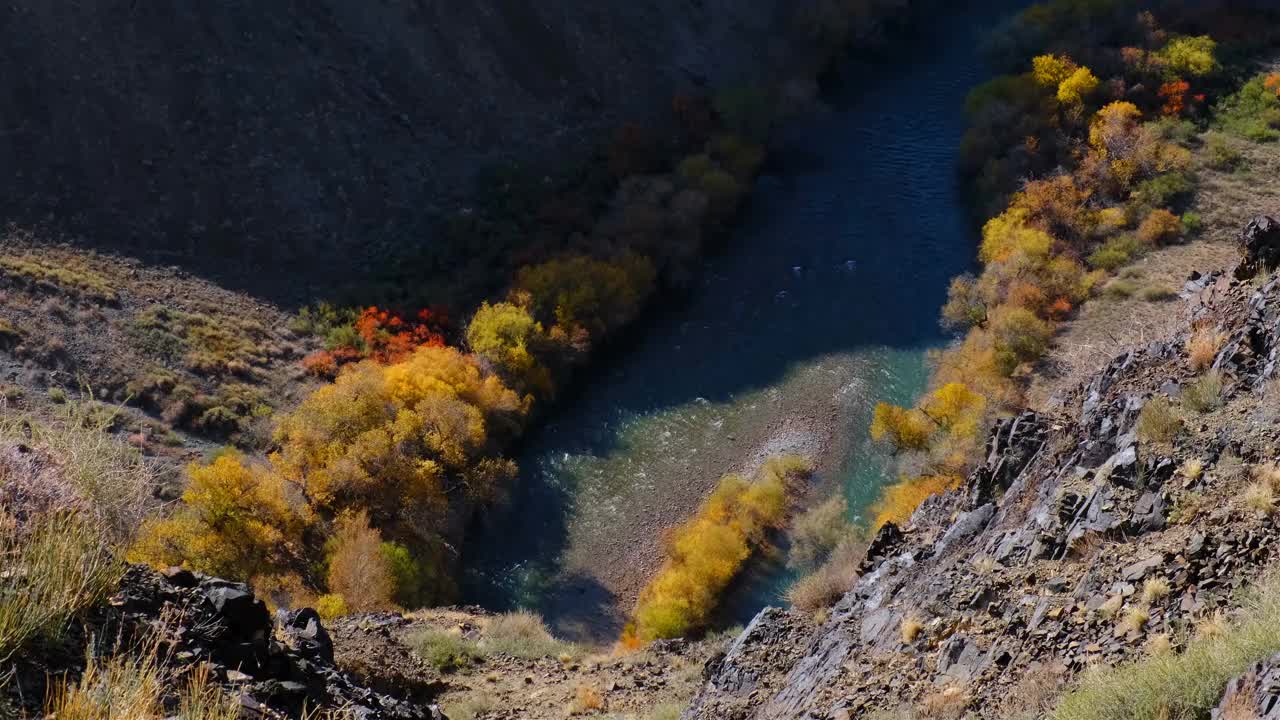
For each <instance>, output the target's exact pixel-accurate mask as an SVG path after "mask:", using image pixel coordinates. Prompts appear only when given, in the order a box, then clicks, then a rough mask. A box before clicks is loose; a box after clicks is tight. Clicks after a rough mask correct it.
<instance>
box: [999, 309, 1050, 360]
mask: <svg viewBox="0 0 1280 720" xmlns="http://www.w3.org/2000/svg"><path fill="white" fill-rule="evenodd" d="M991 332H992V334H993V335H994V336H995V351H996V365H997V367H998V368H999V370H1000V372H1001V373H1003V374H1004V375H1006V376H1008V375H1011V374H1013V371H1014V370H1016V369H1017V368H1018V366H1019V365H1021V364H1023V363H1028V362H1035V361H1037V360H1039V359H1040V358H1042V357H1044V354H1045V352H1047V351H1048V349H1049V340H1050V339H1051V338H1052V337H1053V326H1051V325H1050V324H1049V323H1047V322H1045V321H1044V320H1041V319H1040V318H1038V317H1036V315H1035V313H1033V312H1031V311H1030V310H1027V309H1025V308H1009V307H1005V308H1000V309H999V310H998V311H997V312H996V313H994V314H993V317H992V321H991Z"/></svg>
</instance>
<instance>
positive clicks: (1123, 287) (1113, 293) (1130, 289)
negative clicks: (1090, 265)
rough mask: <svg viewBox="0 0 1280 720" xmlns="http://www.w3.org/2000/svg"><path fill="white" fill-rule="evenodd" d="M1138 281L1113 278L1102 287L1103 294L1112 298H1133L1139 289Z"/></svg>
mask: <svg viewBox="0 0 1280 720" xmlns="http://www.w3.org/2000/svg"><path fill="white" fill-rule="evenodd" d="M1139 289H1140V287H1139V285H1138V283H1136V282H1133V281H1132V280H1112V281H1111V282H1109V283H1107V285H1106V287H1104V288H1102V294H1103V295H1104V296H1106V297H1109V298H1111V299H1112V300H1123V299H1125V298H1131V297H1133V296H1134V294H1135V293H1137V292H1138V291H1139Z"/></svg>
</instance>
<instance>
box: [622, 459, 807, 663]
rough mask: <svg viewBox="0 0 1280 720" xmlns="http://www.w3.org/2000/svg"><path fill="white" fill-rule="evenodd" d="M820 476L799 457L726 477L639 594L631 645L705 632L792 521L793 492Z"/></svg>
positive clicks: (681, 530) (680, 530) (679, 530)
mask: <svg viewBox="0 0 1280 720" xmlns="http://www.w3.org/2000/svg"><path fill="white" fill-rule="evenodd" d="M812 470H813V465H812V463H811V462H810V461H808V460H806V459H804V458H801V457H795V456H782V457H777V458H770V459H769V460H767V461H766V462H765V463H764V465H763V466H762V467H761V468H760V469H759V470H758V471H757V472H756V473H755V475H754V477H752V478H751V479H747V478H744V477H741V476H739V475H726V476H725V477H724V478H723V479H722V480H721V481H720V484H719V486H718V487H717V488H716V491H715V492H714V493H712V495H711V497H709V498H708V499H707V500H706V502H704V503H703V504H702V507H701V508H699V509H698V513H697V515H695V516H694V517H693V518H692V519H691V520H689V521H688V522H686V523H685V524H684V525H681V526H680V527H679V528H677V529H676V530H675V531H674V533H673V535H672V537H671V540H670V542H669V543H668V547H667V559H666V561H665V562H664V563H663V564H662V568H661V569H660V570H659V571H658V574H657V576H656V577H654V579H653V580H652V581H651V582H650V583H649V585H648V586H646V587H645V589H644V591H643V592H641V594H640V600H639V602H638V604H637V606H636V610H635V615H634V620H633V622H632V623H631V625H630V626H629V627H628V628H627V630H626V632H625V633H624V637H623V639H622V642H623V644H624V645H631V646H634V645H638V644H643V643H646V642H649V641H651V640H656V639H660V638H677V637H686V636H688V635H689V634H690V633H692V632H694V631H697V630H701V629H704V628H705V627H706V624H707V622H708V620H709V619H710V617H711V614H712V613H713V612H714V611H715V609H716V607H717V606H718V605H719V602H720V597H721V595H722V594H723V593H724V591H725V589H726V588H728V587H729V584H730V583H731V582H732V581H733V579H734V578H735V577H736V576H737V575H738V572H739V571H740V570H741V569H742V567H743V565H744V564H745V563H746V562H747V560H748V559H749V558H750V557H751V556H752V554H753V553H754V552H756V551H758V550H759V549H761V548H762V547H763V546H764V545H765V543H767V541H768V533H769V531H771V530H777V529H779V528H781V527H782V526H783V525H784V524H785V521H786V517H787V495H788V490H789V488H790V489H794V485H795V483H796V482H797V481H798V480H800V479H801V478H803V477H805V476H807V475H808V474H809V473H810V472H812Z"/></svg>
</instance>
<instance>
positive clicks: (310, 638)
mask: <svg viewBox="0 0 1280 720" xmlns="http://www.w3.org/2000/svg"><path fill="white" fill-rule="evenodd" d="M107 610H108V612H105V613H104V614H103V615H102V617H101V618H100V619H99V621H98V622H99V626H98V627H97V628H96V629H94V632H96V633H98V634H102V635H105V636H118V637H120V638H121V639H122V640H124V641H126V642H125V643H124V644H123V645H122V647H126V648H127V647H130V646H131V644H130V643H129V642H127V641H128V640H129V639H130V638H140V637H145V636H146V635H148V634H150V633H155V632H157V631H158V632H160V633H162V640H163V641H164V642H165V644H166V646H167V648H168V650H169V652H168V653H167V655H166V656H167V657H171V658H173V661H174V662H181V663H192V662H200V663H207V664H208V665H209V666H210V668H211V670H212V672H211V677H212V678H214V679H215V680H218V681H221V682H224V683H225V684H226V685H227V686H228V688H230V689H233V690H234V691H235V692H236V693H238V695H239V700H240V704H241V707H242V708H243V712H242V714H243V715H244V716H245V717H248V718H253V717H278V716H280V715H281V714H283V715H286V716H289V717H297V716H300V713H302V712H303V710H304V708H306V709H310V710H324V709H338V708H343V709H345V710H347V711H349V712H350V713H351V715H352V716H353V717H355V718H359V719H360V720H441V719H442V718H443V717H444V716H443V715H442V714H441V713H440V711H439V709H438V708H436V707H435V706H434V705H432V704H431V703H430V700H431V698H426V699H425V700H426V701H425V702H424V698H421V697H415V698H414V699H413V700H412V701H410V700H408V699H406V698H403V697H400V696H398V695H396V694H394V693H388V692H385V691H376V690H373V689H370V688H368V687H366V686H364V685H362V684H361V683H360V682H359V681H358V680H356V679H355V678H353V677H352V676H351V675H349V674H347V673H345V672H343V671H342V670H340V669H339V668H338V667H337V665H336V664H335V663H334V654H333V643H332V641H331V640H330V638H329V635H328V633H327V632H326V631H325V629H324V626H323V624H322V623H321V621H320V617H319V616H318V615H317V614H316V613H315V611H314V610H310V609H302V610H296V611H292V612H282V613H281V614H280V618H279V619H280V635H281V637H282V639H283V640H284V642H283V643H281V642H277V641H276V640H274V639H273V635H274V631H275V627H274V626H273V624H272V619H271V615H270V613H268V612H267V608H266V605H265V604H264V603H263V602H262V601H261V600H259V599H258V598H257V597H256V596H255V595H254V594H253V591H252V590H251V589H250V588H249V587H248V586H247V585H244V584H241V583H234V582H229V581H227V580H222V579H220V578H211V577H206V576H204V575H201V574H199V573H192V572H190V571H187V570H171V571H169V572H168V573H166V574H163V575H162V574H160V573H156V572H154V571H152V570H150V569H147V568H144V567H141V566H131V567H130V568H129V569H128V571H127V572H126V573H125V576H124V578H123V579H122V580H121V583H120V588H119V591H118V592H117V594H116V595H115V596H114V597H113V598H112V599H111V602H110V603H109V605H108V606H107ZM67 671H70V672H72V673H73V674H74V673H75V672H77V670H76V669H75V668H74V667H71V668H64V669H63V672H67Z"/></svg>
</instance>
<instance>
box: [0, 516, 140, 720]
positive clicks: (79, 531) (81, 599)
mask: <svg viewBox="0 0 1280 720" xmlns="http://www.w3.org/2000/svg"><path fill="white" fill-rule="evenodd" d="M121 569H122V568H121V565H120V564H119V563H118V562H116V560H115V558H114V557H113V556H112V553H111V551H110V549H109V548H108V545H107V541H106V539H105V538H104V537H103V534H102V533H101V532H100V531H99V530H98V529H97V528H95V527H93V526H92V525H90V524H88V523H86V522H83V521H80V520H78V519H76V518H74V517H51V518H45V519H42V520H40V521H38V522H37V523H36V524H35V525H34V526H33V527H29V528H26V529H25V530H23V529H19V527H18V525H17V523H16V522H14V521H13V519H12V518H6V517H4V516H3V514H2V513H0V578H2V579H3V580H4V584H3V585H0V663H3V662H4V661H6V660H8V659H9V658H10V657H12V655H13V654H14V653H15V652H16V651H18V650H19V649H21V648H22V647H24V646H25V645H27V644H28V643H31V642H33V641H38V640H43V641H55V640H57V639H58V638H59V637H60V636H61V634H62V633H63V632H64V631H65V630H66V627H67V623H68V621H70V620H71V618H72V617H73V616H74V615H75V614H76V613H78V612H80V611H81V610H83V609H85V608H88V607H91V606H93V605H96V604H97V603H100V602H102V601H103V600H105V599H106V598H107V596H108V595H110V594H111V591H112V590H113V589H114V588H115V585H116V583H117V581H119V579H120V575H121ZM59 717H61V716H59Z"/></svg>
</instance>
